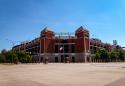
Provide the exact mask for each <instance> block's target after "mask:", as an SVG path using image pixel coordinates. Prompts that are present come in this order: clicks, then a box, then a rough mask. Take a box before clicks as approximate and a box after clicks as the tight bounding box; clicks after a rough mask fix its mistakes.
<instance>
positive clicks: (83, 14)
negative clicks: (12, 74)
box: [0, 0, 125, 51]
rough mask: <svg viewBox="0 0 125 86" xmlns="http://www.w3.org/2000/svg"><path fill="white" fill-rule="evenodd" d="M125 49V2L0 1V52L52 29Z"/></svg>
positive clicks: (64, 0) (124, 0)
mask: <svg viewBox="0 0 125 86" xmlns="http://www.w3.org/2000/svg"><path fill="white" fill-rule="evenodd" d="M80 26H84V27H85V28H86V29H88V30H89V32H90V37H91V38H99V39H101V40H102V41H103V42H107V43H110V44H112V41H113V40H117V42H118V44H119V45H121V46H125V39H124V38H125V28H124V27H125V0H0V51H1V50H2V49H7V50H9V49H11V48H12V46H13V45H17V44H19V43H20V42H23V41H29V40H32V39H35V38H36V37H39V36H40V32H41V31H42V30H43V29H44V28H45V27H49V28H51V30H53V31H55V32H74V31H75V30H76V29H77V28H79V27H80Z"/></svg>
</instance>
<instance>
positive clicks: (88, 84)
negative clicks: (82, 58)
mask: <svg viewBox="0 0 125 86" xmlns="http://www.w3.org/2000/svg"><path fill="white" fill-rule="evenodd" d="M0 86H125V63H49V64H42V63H40V64H18V65H0Z"/></svg>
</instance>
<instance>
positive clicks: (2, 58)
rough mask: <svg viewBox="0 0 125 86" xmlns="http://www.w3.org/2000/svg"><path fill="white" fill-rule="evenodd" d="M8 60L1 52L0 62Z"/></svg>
mask: <svg viewBox="0 0 125 86" xmlns="http://www.w3.org/2000/svg"><path fill="white" fill-rule="evenodd" d="M3 62H6V58H5V55H2V54H0V63H3Z"/></svg>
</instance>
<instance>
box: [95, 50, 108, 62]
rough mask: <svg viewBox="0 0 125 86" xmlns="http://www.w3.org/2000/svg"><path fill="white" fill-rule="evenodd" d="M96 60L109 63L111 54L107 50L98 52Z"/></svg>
mask: <svg viewBox="0 0 125 86" xmlns="http://www.w3.org/2000/svg"><path fill="white" fill-rule="evenodd" d="M95 58H97V59H102V60H103V61H108V59H109V53H108V51H107V50H106V49H99V50H98V51H97V52H96V56H95Z"/></svg>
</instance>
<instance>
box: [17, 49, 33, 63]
mask: <svg viewBox="0 0 125 86" xmlns="http://www.w3.org/2000/svg"><path fill="white" fill-rule="evenodd" d="M17 56H18V60H19V62H22V63H27V62H31V60H32V57H31V55H30V53H28V52H24V51H22V52H18V53H17Z"/></svg>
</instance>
